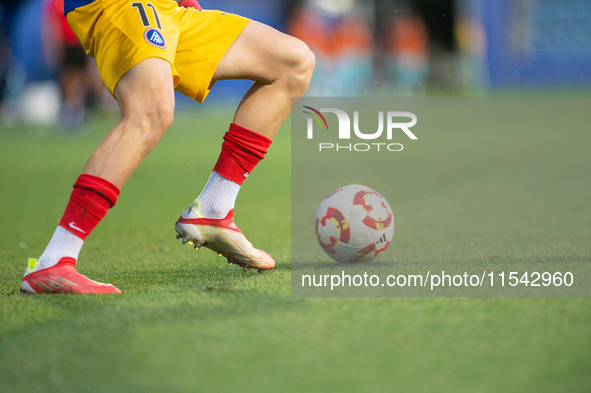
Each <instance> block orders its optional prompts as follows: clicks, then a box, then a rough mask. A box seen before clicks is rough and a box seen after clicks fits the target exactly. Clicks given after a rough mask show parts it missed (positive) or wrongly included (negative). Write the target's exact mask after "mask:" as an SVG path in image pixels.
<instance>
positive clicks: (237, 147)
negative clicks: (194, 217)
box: [197, 123, 272, 219]
mask: <svg viewBox="0 0 591 393" xmlns="http://www.w3.org/2000/svg"><path fill="white" fill-rule="evenodd" d="M271 143H272V141H271V139H269V138H267V137H266V136H264V135H261V134H258V133H256V132H254V131H251V130H249V129H247V128H244V127H241V126H239V125H237V124H234V123H232V124H231V125H230V129H229V130H228V132H226V134H225V135H224V142H223V143H222V151H221V153H220V156H219V158H218V161H217V163H216V164H215V167H214V168H213V173H212V174H211V176H210V177H209V180H208V182H207V184H206V185H205V188H204V189H203V191H202V192H201V194H200V195H199V197H198V198H197V201H198V202H199V213H201V215H202V216H203V217H206V218H217V219H221V218H224V217H226V215H227V214H228V212H229V211H230V210H232V209H233V208H234V203H235V201H236V197H237V196H238V192H239V191H240V187H241V186H242V183H243V182H244V180H245V179H246V178H247V177H248V175H249V174H250V173H251V172H252V170H253V169H254V168H255V166H256V165H257V164H258V163H259V161H261V160H262V159H263V158H265V154H267V151H268V149H269V146H271Z"/></svg>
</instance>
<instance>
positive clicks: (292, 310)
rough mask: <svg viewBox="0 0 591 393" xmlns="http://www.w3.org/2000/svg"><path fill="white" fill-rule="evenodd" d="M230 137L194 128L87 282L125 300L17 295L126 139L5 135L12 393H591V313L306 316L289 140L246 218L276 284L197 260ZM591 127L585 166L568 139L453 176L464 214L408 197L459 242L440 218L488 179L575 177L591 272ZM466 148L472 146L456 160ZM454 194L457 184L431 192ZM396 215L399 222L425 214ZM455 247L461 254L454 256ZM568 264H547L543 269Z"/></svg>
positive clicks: (147, 184)
mask: <svg viewBox="0 0 591 393" xmlns="http://www.w3.org/2000/svg"><path fill="white" fill-rule="evenodd" d="M585 116H586V115H585ZM230 120H231V113H230V112H222V111H221V112H219V113H213V114H212V113H209V114H206V113H205V111H198V112H196V113H195V114H192V115H190V114H184V113H180V114H178V115H177V119H176V120H175V124H174V125H173V127H172V129H171V130H170V131H169V132H168V134H167V135H166V136H165V137H164V138H163V140H162V141H161V143H160V144H159V145H158V147H157V148H156V149H155V150H154V151H153V152H152V153H151V154H150V156H149V157H148V158H147V159H146V161H145V162H144V163H143V164H142V165H141V166H140V168H139V169H138V170H137V172H136V173H135V174H134V176H133V177H132V178H131V180H130V181H129V183H128V184H127V185H126V186H125V188H124V189H123V192H122V194H121V197H120V199H119V203H118V205H117V206H116V207H115V208H114V209H113V210H111V211H110V213H109V214H108V215H107V217H106V218H105V220H104V221H103V222H102V223H101V225H100V226H99V227H97V229H96V230H95V232H94V233H93V234H92V236H90V237H89V239H88V241H87V244H86V245H85V247H84V248H83V250H82V253H81V255H80V261H79V264H78V268H79V270H80V271H81V272H82V273H83V274H86V275H88V276H89V277H91V278H93V279H96V280H99V281H103V282H110V283H112V284H114V285H116V286H117V287H119V288H120V289H122V291H123V294H122V295H118V296H67V295H53V296H52V295H47V296H30V295H21V294H20V293H19V291H18V286H19V283H20V279H21V277H22V273H23V271H24V269H25V263H26V260H27V258H28V257H38V256H39V255H40V254H41V253H42V251H43V249H44V247H45V245H46V243H47V241H48V240H49V238H50V236H51V234H52V232H53V230H54V228H55V226H56V222H57V221H58V220H59V218H60V217H61V214H62V212H63V209H64V207H65V204H66V202H67V198H68V196H69V194H70V191H71V186H72V184H73V182H74V181H75V179H76V177H77V176H78V174H79V173H80V172H81V170H82V167H83V165H84V162H85V160H86V158H87V157H88V155H89V154H90V152H91V151H92V149H93V148H94V146H95V145H96V144H97V143H98V141H99V140H100V138H101V137H102V135H104V133H105V132H106V131H107V130H108V129H109V128H110V127H111V126H112V125H113V122H112V121H106V120H101V119H95V120H94V121H93V123H91V124H90V125H88V126H86V127H85V129H84V130H83V132H82V133H81V134H80V135H77V136H74V137H72V136H71V137H64V136H62V135H60V133H59V132H58V131H56V130H48V129H37V128H27V127H21V126H19V127H8V128H7V127H4V126H3V127H2V129H1V130H0V196H1V198H0V222H1V226H0V392H4V393H8V392H51V391H56V392H63V391H71V392H126V393H127V392H147V391H162V392H232V391H237V392H305V391H309V392H395V391H396V392H398V391H404V392H558V391H560V392H589V391H591V301H590V299H588V298H292V297H291V292H290V178H289V168H290V139H289V127H288V125H287V123H286V126H285V127H284V128H283V130H282V131H281V132H280V133H279V134H278V136H277V137H276V140H275V143H274V146H273V148H272V150H271V152H270V154H269V155H268V157H267V158H266V159H265V161H263V163H262V164H261V165H260V166H259V167H258V168H257V170H256V171H255V172H254V173H253V174H252V176H250V177H249V179H248V181H247V182H245V186H244V187H243V190H242V192H241V194H240V196H239V199H238V201H237V206H236V222H237V223H238V225H239V226H240V227H241V229H242V231H243V232H244V233H245V234H246V235H247V236H248V237H249V239H250V240H251V241H252V242H253V244H254V245H255V246H258V247H261V248H264V249H266V250H267V251H268V252H269V253H270V254H271V255H273V256H274V257H275V259H276V261H277V267H276V268H275V269H274V270H273V271H270V272H266V273H265V274H262V275H259V274H258V273H256V272H253V271H250V272H247V273H243V272H242V271H241V269H239V268H238V267H236V266H230V265H228V264H226V262H225V259H223V258H219V257H217V256H216V254H215V253H213V252H211V251H209V250H205V249H203V250H201V251H198V252H195V251H193V250H192V248H190V247H189V246H184V247H183V246H181V244H180V241H178V240H175V236H174V222H175V220H176V219H177V218H178V216H179V215H180V213H181V212H182V211H183V210H184V209H185V208H186V207H187V206H188V205H189V204H190V202H191V200H192V198H195V197H196V196H197V195H198V193H199V192H200V190H201V187H202V186H203V184H204V183H205V181H206V180H207V178H208V176H209V172H210V168H211V167H212V166H213V164H214V163H215V160H216V157H217V154H218V150H219V149H218V147H219V146H220V144H221V137H222V134H223V132H224V131H225V129H226V127H227V124H228V123H229V121H230ZM586 124H587V129H586V130H583V131H581V134H580V135H582V138H581V141H580V142H576V141H574V142H573V141H572V139H569V135H566V136H564V139H565V140H570V141H571V143H572V144H573V146H575V147H576V146H578V148H573V149H571V150H569V151H568V152H567V151H565V150H564V149H554V148H553V144H554V143H556V141H558V140H561V139H560V137H556V138H546V139H544V138H542V139H541V140H538V142H537V144H536V145H535V146H530V145H527V144H515V145H513V147H512V149H513V150H511V151H510V152H509V153H511V157H521V158H520V159H519V160H514V161H511V160H510V159H509V160H506V161H505V162H504V163H503V164H502V165H501V166H500V167H496V168H495V169H494V171H496V172H494V173H492V172H491V173H488V174H487V173H486V171H487V170H489V169H490V168H488V167H486V166H483V167H476V168H463V169H462V170H459V171H457V172H455V173H449V172H446V171H445V167H442V168H441V171H440V172H439V173H440V174H441V173H447V175H448V176H450V177H454V179H453V180H454V181H453V182H447V183H446V184H453V185H454V186H453V187H456V188H455V189H449V188H448V189H447V191H446V193H447V194H446V195H448V196H447V197H446V196H444V197H442V198H438V197H437V196H436V195H435V196H432V195H424V193H425V190H424V189H422V188H421V187H420V186H417V187H416V188H414V189H406V190H405V191H404V193H405V195H407V196H408V199H409V200H410V199H412V198H414V199H416V198H422V197H423V198H425V197H429V198H432V199H431V200H430V208H431V209H432V210H431V211H426V212H423V213H422V214H421V215H420V219H421V221H420V222H421V225H422V227H423V228H425V230H428V231H430V233H435V232H437V231H438V228H439V230H440V232H446V231H445V228H442V227H441V221H438V219H437V212H438V211H445V208H446V206H443V203H440V205H437V203H438V201H439V202H442V201H448V202H453V198H449V194H450V193H452V194H453V193H455V194H457V195H462V194H467V195H470V193H478V192H479V191H478V187H481V186H482V184H480V183H479V182H477V181H473V180H474V179H475V178H483V177H482V176H485V177H486V176H487V175H490V176H489V178H490V179H491V181H492V182H493V183H492V184H489V186H490V188H491V189H493V188H495V187H501V188H502V187H503V185H504V184H506V183H504V180H503V178H502V176H500V175H499V174H500V172H499V171H501V172H502V171H504V172H508V173H510V172H513V171H514V170H519V168H521V165H525V167H527V166H535V165H536V164H544V163H546V164H545V165H546V166H545V167H544V168H545V171H546V172H544V173H548V174H549V175H548V176H555V175H556V171H554V172H553V171H552V168H555V166H550V165H549V164H548V163H551V164H552V163H562V165H564V166H565V168H567V169H568V168H571V169H573V170H572V171H570V170H565V171H562V172H561V173H566V174H567V175H566V176H562V175H561V178H560V179H559V181H558V182H557V184H556V187H557V188H560V187H566V186H570V185H573V184H576V187H577V188H576V193H574V194H570V195H575V196H573V198H572V200H568V201H566V202H567V203H566V204H562V203H561V202H563V201H560V200H556V201H555V202H556V204H559V205H561V206H562V207H561V209H560V211H559V213H560V217H558V218H556V217H555V218H554V221H553V222H555V223H556V225H558V227H557V228H555V230H554V231H553V232H552V234H553V235H554V236H557V237H559V238H558V239H557V241H556V244H568V242H569V239H570V241H572V239H575V241H576V242H577V244H578V245H579V246H580V249H579V250H578V251H577V252H578V253H579V256H581V257H582V258H583V260H584V261H586V262H587V263H588V262H589V261H590V258H589V256H590V253H589V244H581V243H580V242H581V239H587V240H589V230H590V228H589V226H588V225H589V213H590V212H589V206H590V205H589V201H590V199H589V198H591V192H590V187H591V186H590V184H589V183H584V182H583V183H580V182H578V180H577V179H580V176H581V174H584V173H588V171H589V167H590V165H589V164H590V163H591V155H590V154H591V153H590V150H589V146H591V144H590V143H589V142H590V140H591V138H590V137H589V131H588V122H587V123H586ZM571 136H572V135H571ZM557 138H558V139H557ZM483 143H485V144H486V143H487V142H486V141H484V142H483ZM464 148H467V146H464V145H462V144H460V143H457V144H456V145H455V146H454V149H455V151H454V154H461V153H462V149H464ZM532 148H533V149H539V151H540V152H543V154H540V155H536V154H535V152H532V150H531V149H532ZM518 149H522V151H519V150H518ZM563 158H565V160H563ZM417 165H420V164H419V163H417ZM442 165H450V168H453V166H454V165H456V164H455V163H454V161H453V160H451V162H450V163H449V164H446V163H442ZM585 165H586V166H585ZM512 166H513V167H512ZM419 169H420V168H419ZM521 169H522V168H521ZM544 173H542V174H541V175H540V176H545V175H544ZM569 174H570V175H569ZM569 176H570V177H569ZM584 178H585V179H587V181H588V180H589V176H588V174H587V175H586V177H584ZM495 179H496V180H495ZM423 180H424V181H423V182H422V183H421V184H425V179H423ZM495 181H496V183H494V182H495ZM438 182H439V183H442V184H443V183H444V182H445V179H442V178H433V179H432V182H431V183H432V184H438ZM408 184H410V186H409V187H412V182H408ZM448 187H449V186H448ZM556 195H557V196H556V198H558V197H560V195H561V194H560V193H558V194H556ZM565 195H566V194H565ZM547 198H550V200H551V199H552V196H551V195H550V196H548V197H547ZM580 198H582V199H580ZM585 198H586V199H585ZM390 203H391V205H392V207H393V209H394V210H395V213H396V212H397V210H396V209H397V207H398V208H399V209H401V211H405V210H406V211H412V208H411V207H412V206H411V205H408V204H407V205H404V204H401V205H400V206H397V202H395V201H391V202H390ZM456 203H464V202H462V201H461V200H460V201H457V202H456ZM499 203H501V202H499ZM526 207H527V206H526V205H521V206H517V207H515V209H516V211H515V212H514V214H515V217H516V218H515V220H517V221H518V220H519V217H520V216H519V214H523V215H524V217H523V219H524V220H528V222H529V223H530V224H531V227H532V228H544V227H545V226H544V225H547V224H548V221H544V220H545V218H543V217H538V216H536V215H530V214H529V213H528V212H531V210H528V209H527V208H526ZM455 208H457V206H456V207H455ZM430 213H433V214H430ZM417 214H418V213H417ZM430 220H432V221H430ZM540 220H541V221H540ZM561 222H566V223H571V224H572V225H563V226H561ZM573 223H574V224H573ZM538 224H540V225H538ZM419 229H420V228H419ZM536 231H537V230H535V229H534V230H532V232H531V234H521V235H522V236H524V238H527V236H530V235H531V236H537V232H536ZM446 233H447V234H446V236H452V235H453V233H454V232H453V231H452V232H446ZM462 236H463V243H462V244H463V247H465V250H464V253H465V254H466V255H469V254H471V253H472V254H477V253H478V249H477V247H478V242H479V241H480V240H479V237H478V236H479V234H478V233H474V232H471V231H469V230H466V231H463V232H462ZM470 236H473V238H471V237H470ZM397 238H398V239H397ZM444 238H445V236H444V237H443V238H442V239H444ZM405 239H406V240H405ZM407 240H409V238H408V237H405V235H404V232H400V233H398V232H397V233H395V234H394V243H393V245H392V247H393V254H394V255H396V247H397V246H398V247H400V252H401V255H404V256H406V257H408V258H412V257H415V258H418V259H420V258H421V257H422V255H423V254H421V252H424V251H422V250H416V251H413V250H415V249H416V247H414V248H413V244H412V243H409V242H408V241H407ZM421 241H423V242H424V239H419V240H417V243H419V244H420V243H421ZM397 242H398V243H397ZM415 245H416V243H415ZM441 247H442V251H444V252H447V251H448V250H446V249H444V248H445V247H446V246H445V242H441ZM436 251H437V250H433V249H431V250H429V252H436ZM515 251H516V252H518V251H519V250H515ZM552 252H554V251H553V249H552V247H550V246H548V247H543V248H542V249H540V253H542V256H543V255H545V254H544V253H548V256H549V257H551V255H550V254H551V253H552ZM429 257H432V255H429Z"/></svg>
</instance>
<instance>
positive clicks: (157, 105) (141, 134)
mask: <svg viewBox="0 0 591 393" xmlns="http://www.w3.org/2000/svg"><path fill="white" fill-rule="evenodd" d="M173 120H174V108H172V107H171V106H170V105H168V104H167V103H163V102H153V103H151V104H150V105H147V107H146V108H141V109H137V110H135V111H134V112H133V113H129V114H128V115H127V116H124V118H123V119H122V121H123V122H125V123H126V126H127V127H125V128H126V132H130V133H132V134H133V137H134V138H136V140H137V142H139V143H141V144H142V145H143V149H144V151H145V154H147V153H148V152H149V151H150V150H152V149H153V148H154V146H156V144H157V143H158V141H159V140H160V138H162V136H163V135H164V134H165V133H166V131H167V130H168V128H169V127H170V126H171V125H172V122H173Z"/></svg>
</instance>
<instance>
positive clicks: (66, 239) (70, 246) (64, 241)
mask: <svg viewBox="0 0 591 393" xmlns="http://www.w3.org/2000/svg"><path fill="white" fill-rule="evenodd" d="M83 244H84V240H82V239H80V238H79V237H78V236H76V235H74V234H73V233H72V232H70V231H68V230H66V229H65V228H63V227H62V226H60V225H58V226H57V229H56V230H55V232H54V234H53V237H52V238H51V240H50V241H49V244H48V245H47V248H46V249H45V251H43V255H41V257H40V258H39V261H38V262H37V266H36V267H35V270H36V271H37V270H40V269H45V268H48V267H51V266H54V265H56V264H57V263H58V262H59V261H60V259H62V258H63V257H71V258H74V259H75V260H78V254H80V249H82V245H83Z"/></svg>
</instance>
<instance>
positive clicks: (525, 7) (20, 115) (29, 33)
mask: <svg viewBox="0 0 591 393" xmlns="http://www.w3.org/2000/svg"><path fill="white" fill-rule="evenodd" d="M62 5H63V0H11V1H8V0H1V1H0V126H2V127H5V126H9V125H12V124H15V123H16V124H18V123H20V122H28V123H33V124H37V125H44V124H46V125H58V126H59V127H60V128H61V129H63V130H75V129H77V128H78V127H79V126H80V125H81V124H83V123H84V121H85V119H87V118H88V113H89V112H91V113H101V114H105V115H109V114H113V116H117V114H118V108H117V104H116V103H115V101H114V100H113V99H112V97H110V95H109V94H108V93H107V92H106V90H105V89H104V87H103V86H102V83H101V81H100V78H99V77H98V73H97V71H96V66H95V65H94V61H93V60H92V59H90V58H88V57H87V56H86V55H85V54H84V53H83V52H82V50H81V48H80V46H79V44H78V42H77V40H76V38H75V36H73V34H72V33H71V31H70V30H69V28H68V26H67V23H66V22H65V18H63V15H61V7H62ZM201 5H202V6H203V8H205V9H222V10H225V11H228V12H233V13H237V14H241V15H244V16H247V17H250V18H252V19H255V20H258V21H261V22H263V23H266V24H269V25H271V26H273V27H275V28H277V29H278V30H281V31H284V32H286V33H289V34H291V35H294V36H296V37H298V38H300V39H302V40H303V41H305V42H306V43H307V44H308V45H309V46H310V48H311V49H312V50H313V51H314V53H315V54H316V59H317V62H316V64H317V66H316V71H315V74H314V78H313V81H312V84H311V87H310V90H309V92H308V94H307V95H308V96H317V97H322V96H374V97H380V96H388V97H392V96H424V95H460V96H483V95H494V94H499V93H501V94H505V93H507V92H509V93H510V94H522V93H524V94H557V93H556V92H558V94H567V95H570V94H575V95H587V92H588V91H591V90H589V88H590V87H591V1H589V0H367V1H361V0H299V1H287V0H251V1H243V0H215V1H214V0H201ZM249 85H250V83H249V82H246V81H234V82H223V83H218V84H217V85H216V89H214V91H213V92H212V94H211V95H210V96H209V98H208V100H207V101H206V104H205V105H204V107H207V106H208V105H220V103H229V102H230V103H232V104H233V105H235V104H236V102H237V100H238V99H239V98H240V97H241V96H242V94H244V92H245V91H246V89H247V88H248V86H249ZM189 105H193V108H194V104H193V102H192V101H191V100H189V99H185V98H183V97H182V96H180V95H179V96H178V106H179V108H183V107H186V106H189Z"/></svg>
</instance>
